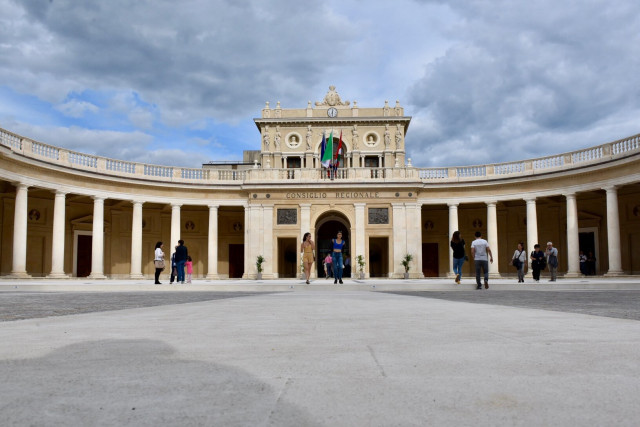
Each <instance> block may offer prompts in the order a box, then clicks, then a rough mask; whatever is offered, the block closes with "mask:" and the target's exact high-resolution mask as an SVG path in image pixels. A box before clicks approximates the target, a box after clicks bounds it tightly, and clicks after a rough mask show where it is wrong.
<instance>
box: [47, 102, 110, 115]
mask: <svg viewBox="0 0 640 427" xmlns="http://www.w3.org/2000/svg"><path fill="white" fill-rule="evenodd" d="M55 108H56V110H58V111H60V112H61V113H62V114H64V115H66V116H69V117H76V118H77V117H83V116H84V115H85V113H86V112H91V113H96V112H97V111H98V110H99V108H98V107H97V106H96V105H94V104H92V103H90V102H86V101H80V100H78V99H70V100H69V101H67V102H65V103H64V104H59V105H57V106H56V107H55Z"/></svg>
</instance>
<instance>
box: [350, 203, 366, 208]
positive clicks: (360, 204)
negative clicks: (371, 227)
mask: <svg viewBox="0 0 640 427" xmlns="http://www.w3.org/2000/svg"><path fill="white" fill-rule="evenodd" d="M353 206H354V207H355V208H364V207H365V206H367V204H366V203H354V204H353Z"/></svg>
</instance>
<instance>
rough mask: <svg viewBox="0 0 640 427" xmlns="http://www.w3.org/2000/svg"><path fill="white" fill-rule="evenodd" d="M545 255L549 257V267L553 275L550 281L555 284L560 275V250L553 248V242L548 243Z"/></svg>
mask: <svg viewBox="0 0 640 427" xmlns="http://www.w3.org/2000/svg"><path fill="white" fill-rule="evenodd" d="M544 254H545V255H546V257H547V265H548V266H549V272H550V273H551V280H549V281H550V282H555V281H556V276H557V275H558V250H557V249H556V248H554V247H553V243H552V242H547V250H546V251H544Z"/></svg>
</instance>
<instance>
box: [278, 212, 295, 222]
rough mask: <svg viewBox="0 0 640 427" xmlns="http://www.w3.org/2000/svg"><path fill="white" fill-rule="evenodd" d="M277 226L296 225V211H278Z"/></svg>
mask: <svg viewBox="0 0 640 427" xmlns="http://www.w3.org/2000/svg"><path fill="white" fill-rule="evenodd" d="M277 222H278V225H290V224H297V223H298V210H297V209H278V218H277Z"/></svg>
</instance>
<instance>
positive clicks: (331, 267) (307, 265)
mask: <svg viewBox="0 0 640 427" xmlns="http://www.w3.org/2000/svg"><path fill="white" fill-rule="evenodd" d="M345 245H346V242H345V240H344V239H343V238H342V231H338V232H337V233H336V238H335V239H331V252H330V253H329V254H327V257H326V258H325V259H324V260H323V263H324V268H325V274H326V277H327V278H328V277H329V276H330V275H333V284H334V285H335V284H338V283H340V284H343V282H342V275H343V272H344V269H345V267H350V263H349V258H348V257H347V258H346V259H343V253H342V252H343V250H344V247H345ZM300 252H301V254H302V263H303V265H304V275H305V279H306V284H307V285H308V284H309V283H311V282H310V281H309V279H310V278H311V267H312V265H313V263H314V262H315V260H316V244H315V243H314V242H313V240H311V233H304V236H303V237H302V244H301V245H300ZM345 264H346V265H345Z"/></svg>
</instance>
